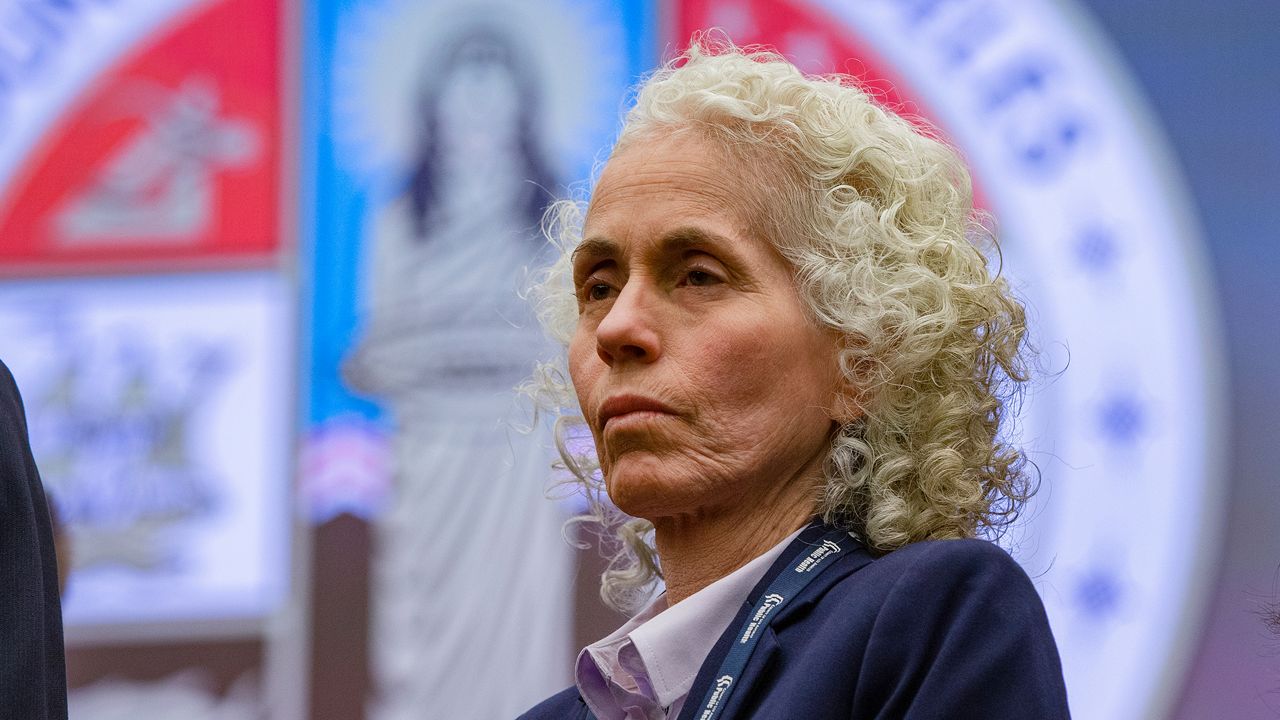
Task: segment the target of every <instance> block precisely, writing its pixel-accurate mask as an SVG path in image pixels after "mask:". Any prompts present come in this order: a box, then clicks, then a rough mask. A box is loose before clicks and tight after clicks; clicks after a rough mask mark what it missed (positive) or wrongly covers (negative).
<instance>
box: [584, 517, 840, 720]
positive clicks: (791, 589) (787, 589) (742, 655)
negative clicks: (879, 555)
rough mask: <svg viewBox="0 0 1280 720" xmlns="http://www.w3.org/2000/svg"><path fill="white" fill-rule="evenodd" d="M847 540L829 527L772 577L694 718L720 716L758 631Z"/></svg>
mask: <svg viewBox="0 0 1280 720" xmlns="http://www.w3.org/2000/svg"><path fill="white" fill-rule="evenodd" d="M851 542H852V538H851V537H850V535H849V533H847V532H845V531H843V530H831V531H830V532H828V533H827V534H825V535H823V536H822V537H820V538H818V539H817V540H816V541H814V542H813V543H812V544H811V545H810V550H809V552H808V553H802V554H801V555H800V556H799V557H797V558H796V560H795V562H794V563H793V564H792V565H791V567H790V568H788V569H787V570H785V571H783V572H781V573H779V574H778V577H776V578H774V580H773V582H772V583H770V584H769V588H768V589H767V590H765V591H764V593H763V594H762V595H761V596H760V599H759V600H757V601H756V604H755V607H753V608H751V613H750V614H749V615H747V619H746V621H745V622H744V623H743V624H742V627H741V628H739V629H738V634H737V635H736V636H735V637H736V639H735V640H734V642H733V645H732V646H730V647H729V652H728V653H727V654H726V655H725V656H724V661H723V662H721V663H720V669H719V670H717V671H716V674H715V680H713V681H712V683H711V687H710V688H708V689H707V694H706V697H704V698H703V699H702V705H701V706H700V709H699V710H698V712H697V714H696V715H694V716H693V717H694V718H696V720H717V718H719V717H720V713H722V712H724V707H725V705H726V704H727V703H728V701H729V696H730V695H731V694H732V693H733V691H734V690H735V689H736V687H737V686H736V685H735V683H736V682H737V681H738V678H739V677H741V675H742V671H743V669H744V668H746V666H747V661H748V660H750V659H751V653H753V652H755V649H756V644H757V643H759V642H760V635H761V632H760V631H761V630H763V629H764V628H766V627H768V626H769V623H771V622H773V618H774V617H776V616H777V614H778V610H780V609H781V608H783V607H785V606H786V605H787V603H789V602H791V600H792V599H793V598H795V596H796V595H799V594H800V591H801V590H803V589H804V588H805V586H807V585H808V584H809V583H810V582H812V581H813V579H814V578H816V577H817V576H818V573H821V572H822V571H823V570H825V569H827V568H828V567H830V566H831V564H832V562H834V560H835V559H836V558H837V557H839V556H840V554H841V553H843V552H845V550H846V549H848V548H849V546H850V544H851ZM686 702H687V701H686ZM683 714H684V713H681V715H683ZM587 717H588V718H590V719H591V720H594V719H595V715H594V714H592V713H591V712H590V711H588V712H587Z"/></svg>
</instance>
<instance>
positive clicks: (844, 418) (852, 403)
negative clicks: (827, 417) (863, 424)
mask: <svg viewBox="0 0 1280 720" xmlns="http://www.w3.org/2000/svg"><path fill="white" fill-rule="evenodd" d="M840 385H841V387H839V388H838V389H837V390H836V394H835V401H834V402H833V403H832V404H831V419H832V420H834V421H835V422H836V423H838V424H840V425H848V424H849V423H851V422H855V421H857V420H859V419H861V418H862V415H863V412H862V406H861V405H859V404H858V400H857V394H856V393H855V391H854V389H853V387H852V385H853V383H851V382H848V381H847V380H846V381H845V382H842V383H840Z"/></svg>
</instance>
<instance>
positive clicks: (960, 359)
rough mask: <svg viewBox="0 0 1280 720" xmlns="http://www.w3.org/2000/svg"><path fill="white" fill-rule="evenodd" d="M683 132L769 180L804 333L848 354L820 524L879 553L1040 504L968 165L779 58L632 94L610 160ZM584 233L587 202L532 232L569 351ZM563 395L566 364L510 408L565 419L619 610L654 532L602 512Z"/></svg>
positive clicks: (761, 206)
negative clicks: (810, 328)
mask: <svg viewBox="0 0 1280 720" xmlns="http://www.w3.org/2000/svg"><path fill="white" fill-rule="evenodd" d="M690 130H692V131H694V132H700V133H704V134H705V135H706V136H707V137H711V138H713V139H715V140H718V141H719V143H720V144H721V145H722V146H723V147H724V148H725V149H726V151H727V152H729V153H731V155H732V157H733V158H734V159H736V160H739V161H741V162H742V163H743V166H744V170H748V171H750V172H744V173H743V176H744V177H753V178H767V179H766V180H761V181H759V182H764V183H768V188H767V189H768V192H767V193H754V195H757V196H759V199H758V200H756V201H755V202H754V203H752V202H751V200H750V198H747V200H746V202H748V205H749V206H750V207H749V208H748V209H749V210H751V211H753V212H754V213H755V215H756V216H757V219H758V220H759V221H760V222H761V223H762V227H763V228H764V231H765V236H766V237H769V238H771V239H772V241H773V242H774V244H775V246H776V247H777V249H778V251H779V252H780V253H781V254H782V256H783V257H784V258H785V259H786V260H787V261H788V262H789V263H790V264H791V265H792V268H793V270H794V275H795V278H796V281H797V285H798V288H799V290H800V295H801V297H802V298H803V299H804V300H805V302H806V304H807V306H808V308H809V309H810V311H811V312H812V314H813V317H814V318H815V319H816V320H817V321H818V322H820V323H822V324H825V325H826V326H829V327H831V328H834V329H836V330H837V331H839V333H840V334H841V337H842V338H843V343H842V348H841V350H840V357H839V361H840V366H841V369H842V371H843V372H844V373H845V374H846V376H847V378H848V379H849V381H850V382H849V386H850V387H855V388H857V389H858V390H857V394H856V397H852V398H848V400H849V401H850V402H851V403H853V405H854V406H855V407H856V408H857V409H858V410H859V411H860V412H859V417H858V419H857V420H856V421H854V422H850V423H848V424H846V425H844V426H843V427H841V428H840V429H839V430H838V431H837V432H836V433H834V434H833V436H832V440H831V446H830V451H829V454H828V456H827V460H826V463H825V466H824V473H825V480H824V483H823V488H822V491H821V496H820V497H816V498H815V502H816V504H817V507H819V508H820V511H821V514H822V516H823V518H824V519H825V520H826V521H827V522H830V523H833V524H835V525H838V526H842V527H846V528H848V529H850V530H851V531H853V532H855V533H857V534H858V535H859V536H860V537H861V538H862V539H863V542H864V543H865V544H866V545H867V546H868V547H869V548H870V549H872V550H873V551H876V552H889V551H892V550H894V549H896V548H899V547H902V546H903V545H906V544H907V543H912V542H917V541H920V540H928V539H942V538H965V537H974V536H976V535H979V534H992V533H993V532H994V533H996V534H998V533H999V531H1000V530H1001V529H1003V528H1004V527H1005V526H1006V525H1007V524H1008V523H1009V522H1011V521H1012V520H1013V519H1014V518H1015V516H1016V515H1017V512H1018V510H1019V509H1020V508H1021V506H1022V505H1023V503H1024V502H1025V501H1026V499H1027V498H1028V497H1029V496H1030V494H1031V492H1032V491H1033V487H1034V482H1033V481H1032V475H1031V473H1029V472H1028V469H1027V461H1026V458H1025V456H1024V455H1023V453H1022V452H1021V450H1020V449H1018V448H1017V447H1015V446H1012V445H1010V444H1009V443H1008V442H1007V439H1006V438H1003V437H1002V423H1003V422H1004V421H1005V419H1006V411H1007V410H1008V409H1009V407H1010V403H1011V402H1012V401H1015V400H1016V399H1017V397H1018V396H1019V389H1020V387H1021V386H1022V384H1023V383H1025V382H1026V381H1027V380H1028V372H1027V365H1028V363H1027V357H1026V356H1027V354H1028V353H1029V352H1030V351H1029V349H1028V346H1027V343H1026V337H1025V336H1026V316H1025V310H1024V308H1023V306H1022V304H1021V303H1020V302H1019V301H1018V300H1017V298H1016V297H1015V296H1014V295H1013V293H1012V292H1011V290H1010V288H1009V285H1008V283H1007V282H1006V281H1005V279H1003V278H1002V277H1001V276H1000V273H999V270H998V269H996V270H995V271H993V270H992V268H990V267H989V265H988V256H987V255H984V251H985V252H987V253H988V254H990V255H991V256H992V257H995V258H998V257H999V248H998V246H997V245H996V242H995V239H994V235H993V233H992V232H991V229H990V224H989V223H988V222H987V221H986V218H985V216H983V215H981V214H980V213H976V212H975V211H974V208H973V197H972V188H971V182H970V179H969V174H968V171H967V170H966V168H965V165H964V163H963V161H962V160H961V159H960V158H959V156H958V155H957V154H956V152H955V151H954V150H952V149H951V148H950V147H948V146H947V145H946V144H945V143H943V142H941V141H940V140H939V139H938V138H937V137H936V136H935V135H934V134H933V133H932V132H931V131H929V130H922V129H921V127H917V126H915V125H913V124H912V123H911V122H908V121H907V120H905V119H903V118H902V117H900V116H898V115H897V114H895V113H893V112H891V111H889V110H887V109H885V108H884V107H882V106H881V105H879V104H877V102H876V101H875V100H873V99H872V98H871V97H870V96H869V95H868V94H867V93H866V92H865V91H864V90H862V89H860V88H859V87H858V85H857V83H856V82H855V81H854V80H852V79H851V78H848V77H845V76H839V75H832V76H823V77H809V76H805V75H803V74H802V73H801V72H800V71H798V70H797V69H796V68H795V67H794V66H793V65H791V64H790V63H789V62H787V61H786V60H785V59H784V58H782V57H781V56H779V55H777V54H775V53H772V52H769V51H764V50H744V49H740V48H737V47H734V46H733V45H731V44H729V43H724V42H713V41H709V40H707V39H706V38H702V39H697V40H695V41H694V43H693V45H692V46H691V47H690V48H689V49H688V50H687V51H686V52H685V53H684V54H683V55H681V56H680V57H678V58H676V59H674V60H672V61H671V62H669V63H667V64H666V65H664V66H663V67H662V68H661V69H659V70H658V71H656V72H655V73H654V74H653V75H652V76H651V77H650V78H649V79H648V80H647V81H646V82H645V83H644V84H643V85H642V86H641V88H640V90H639V93H638V97H637V99H636V104H635V106H634V108H633V109H631V110H630V111H629V112H628V113H627V115H626V119H625V122H624V125H623V130H622V133H621V136H620V138H619V140H618V143H617V146H616V147H615V150H614V152H615V153H616V152H617V151H618V150H619V149H621V148H625V147H627V146H629V145H631V144H632V143H635V142H638V141H642V140H644V139H646V138H652V137H654V136H655V135H658V134H668V133H671V132H683V131H690ZM745 195H748V196H750V195H753V193H745ZM751 205H754V206H751ZM585 213H586V203H585V202H584V201H582V200H577V201H573V200H565V201H561V202H559V203H557V204H556V205H554V206H553V207H552V208H551V210H550V211H549V213H548V215H547V222H546V223H545V231H546V234H547V236H548V238H549V239H550V240H551V241H552V243H553V244H554V245H555V246H556V247H557V248H558V249H559V251H560V256H559V258H558V259H557V260H556V261H555V262H554V264H552V265H551V266H550V267H548V268H545V269H544V270H543V271H542V272H541V273H540V274H539V275H538V276H537V283H536V285H535V286H534V288H533V292H532V297H533V300H534V302H535V305H536V307H537V310H538V314H539V318H540V320H541V322H542V324H543V327H544V328H545V329H546V330H547V331H548V332H549V334H551V335H552V336H553V337H555V338H556V339H557V340H559V341H560V342H561V343H563V344H565V345H566V346H567V345H568V343H569V340H570V338H571V336H572V334H573V330H574V325H575V323H576V320H577V305H576V302H575V299H574V292H573V285H572V271H571V261H570V255H571V253H572V251H573V249H574V248H575V247H576V246H577V244H578V243H579V242H580V241H581V228H582V222H583V219H584V217H585ZM566 378H567V374H566V373H565V370H564V360H563V358H562V359H560V360H558V361H555V362H550V363H545V364H542V365H540V366H539V367H538V369H537V371H536V372H535V374H534V376H533V377H532V378H531V379H530V380H529V381H528V382H527V383H526V384H525V385H524V386H523V387H522V389H523V391H524V392H526V393H527V394H529V395H530V396H532V397H533V398H534V399H535V401H537V405H538V406H539V407H541V408H548V409H554V410H555V411H556V412H558V413H559V414H560V415H561V418H560V420H559V421H558V422H557V428H556V436H557V445H558V447H559V449H560V454H561V457H562V458H563V460H564V467H565V468H566V469H568V470H569V471H570V474H571V476H572V479H571V480H570V482H574V483H577V484H579V485H581V486H582V487H583V488H585V489H586V491H587V493H586V494H587V497H588V498H589V500H590V506H589V511H588V513H587V514H586V515H585V516H583V517H582V518H579V520H592V521H596V522H599V523H601V524H602V526H604V527H606V528H609V529H610V530H611V531H612V533H613V534H614V535H615V536H616V538H617V540H618V541H617V542H615V543H612V544H611V547H612V549H613V551H614V555H613V559H612V562H611V564H610V567H609V569H608V570H607V571H606V572H605V574H604V576H603V582H602V588H601V595H602V597H603V598H604V600H605V602H606V603H608V604H609V605H611V606H612V607H614V608H617V609H620V610H627V609H630V608H632V607H634V605H635V603H636V602H637V601H638V600H639V599H640V598H642V597H644V596H645V595H646V591H647V590H648V589H649V588H650V587H651V586H652V584H653V583H654V582H655V581H656V579H657V578H658V577H660V574H661V571H660V568H659V566H658V563H657V560H656V557H655V553H654V550H653V547H652V526H651V525H649V524H648V523H647V522H646V521H643V520H636V519H633V518H627V517H625V516H622V515H621V513H620V512H619V511H617V510H616V509H614V508H613V507H612V505H610V504H609V503H608V502H607V501H606V499H605V497H604V495H603V484H602V478H601V476H600V472H599V463H598V461H597V460H596V458H595V456H594V450H593V449H592V448H591V447H590V444H589V440H587V439H584V438H585V437H586V433H585V431H579V432H577V433H576V435H575V430H574V426H575V425H577V424H580V423H581V422H582V420H581V417H580V415H581V410H580V409H579V408H578V407H577V401H576V397H575V395H574V392H573V388H572V385H571V382H570V381H568V380H567V379H566ZM575 437H576V438H577V439H575ZM606 534H608V533H606Z"/></svg>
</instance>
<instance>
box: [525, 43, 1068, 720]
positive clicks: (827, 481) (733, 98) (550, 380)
mask: <svg viewBox="0 0 1280 720" xmlns="http://www.w3.org/2000/svg"><path fill="white" fill-rule="evenodd" d="M552 218H553V222H552V223H551V224H550V225H549V227H550V229H551V235H552V236H553V240H555V241H556V242H557V244H558V245H559V247H560V249H561V251H562V255H561V257H560V258H559V260H558V261H557V262H556V263H555V264H554V265H553V266H552V267H551V268H549V269H548V270H547V271H546V273H545V274H544V276H543V277H544V278H545V280H544V281H543V282H542V283H541V285H540V286H539V287H538V288H537V289H536V291H535V292H534V300H535V302H536V303H537V307H538V308H539V310H540V312H541V313H542V319H543V321H544V323H545V325H546V326H547V327H548V329H549V330H550V331H552V332H553V333H554V334H557V336H558V337H560V338H561V339H562V340H563V341H564V342H565V343H566V345H567V353H566V357H565V362H566V365H567V367H555V366H554V364H553V365H552V366H551V367H544V368H543V369H542V371H540V372H539V373H537V374H536V375H535V381H534V382H531V383H530V384H529V385H528V386H527V388H526V390H527V391H529V392H530V394H531V395H532V396H533V397H534V398H535V399H539V400H542V401H545V404H546V406H549V407H555V408H565V407H568V408H573V409H574V410H579V411H580V412H581V417H580V418H579V419H578V420H576V421H575V420H573V419H572V418H573V415H572V414H571V413H570V414H566V416H565V419H563V420H562V421H561V422H559V423H558V425H557V431H558V432H560V433H561V434H562V437H561V439H560V442H559V443H558V446H559V447H560V448H561V450H562V456H563V460H564V462H565V464H566V466H567V467H568V468H569V469H570V470H571V471H572V474H573V475H574V477H575V478H576V479H577V481H578V482H580V483H581V484H582V485H583V487H584V489H585V491H586V495H587V496H588V498H592V499H593V502H594V504H593V506H592V510H591V512H590V513H589V515H588V518H587V519H589V520H594V521H599V522H602V523H604V524H606V525H612V526H613V527H615V528H616V529H617V531H618V538H619V542H618V544H617V547H618V548H619V552H618V554H617V555H616V556H615V557H614V559H613V564H612V565H611V566H610V568H609V570H608V571H607V572H606V573H605V574H604V577H603V587H602V594H603V596H604V598H605V599H606V600H607V601H609V602H610V603H611V604H613V605H614V606H615V607H618V608H620V609H626V610H628V611H631V612H633V613H634V614H633V616H632V618H631V619H630V620H629V621H628V622H627V623H626V624H624V625H623V626H622V627H621V628H619V629H618V630H617V631H616V632H614V633H613V634H611V635H609V636H608V637H606V638H604V639H602V640H600V641H599V642H596V643H593V644H591V645H589V646H588V647H586V648H584V649H583V650H582V652H581V653H580V654H579V656H578V660H577V664H576V667H575V676H576V683H575V685H574V686H573V687H571V688H569V689H567V690H565V691H564V692H561V693H559V694H557V695H555V696H553V697H552V698H550V699H548V700H546V701H544V702H543V703H541V704H539V705H538V706H536V707H534V708H533V709H532V710H530V711H529V712H528V713H526V714H525V715H523V716H522V718H525V719H526V720H539V719H544V718H545V719H550V718H556V719H557V720H559V719H562V718H589V717H593V716H594V717H596V718H599V720H638V719H643V720H674V719H677V718H679V719H681V720H688V719H690V718H698V720H717V719H718V718H804V719H805V720H813V719H815V718H816V719H821V718H846V719H847V718H857V719H860V720H870V719H876V718H878V719H883V720H889V719H893V720H900V719H911V720H924V719H925V718H953V719H954V718H983V719H984V720H1000V719H1003V718H1008V719H1013V718H1018V719H1023V718H1037V719H1039V720H1046V719H1058V718H1066V717H1068V715H1069V710H1068V705H1067V696H1066V690H1065V686H1064V682H1063V677H1062V668H1061V663H1060V660H1059V657H1058V653H1057V648H1056V645H1055V643H1054V640H1053V636H1052V633H1051V632H1050V629H1049V625H1048V620H1047V618H1046V615H1045V611H1044V607H1043V605H1042V604H1041V602H1040V599H1039V597H1038V595H1037V594H1036V592H1035V589H1034V588H1033V586H1032V584H1031V581H1030V580H1029V579H1028V577H1027V576H1026V574H1025V573H1024V572H1023V571H1022V569H1021V568H1020V567H1019V566H1018V565H1017V564H1016V563H1015V562H1014V561H1013V560H1012V559H1011V558H1010V557H1009V555H1008V554H1007V553H1005V552H1004V551H1003V550H1001V549H1000V548H999V547H997V546H996V545H994V544H993V543H991V542H989V541H988V540H986V539H979V538H981V537H983V536H988V537H989V536H993V535H995V534H997V533H998V532H999V530H1001V529H1002V528H1003V527H1005V526H1006V525H1007V523H1008V522H1010V521H1011V520H1012V519H1013V518H1014V517H1015V516H1016V514H1017V511H1018V510H1019V509H1020V507H1021V506H1022V504H1023V503H1024V502H1025V501H1026V499H1027V498H1028V497H1029V496H1030V494H1031V492H1032V490H1033V488H1034V482H1033V475H1032V473H1031V472H1030V471H1029V470H1028V468H1027V464H1026V459H1025V456H1024V455H1023V453H1022V451H1021V450H1020V449H1019V448H1017V447H1013V446H1010V445H1009V444H1007V443H1006V441H1005V440H1004V439H1003V436H1002V434H1001V429H1002V427H1003V422H1004V420H1005V416H1006V410H1007V408H1008V403H1009V401H1010V399H1011V398H1013V397H1014V396H1016V395H1017V393H1018V391H1019V388H1020V386H1021V385H1022V383H1024V382H1026V381H1027V380H1028V379H1029V374H1028V372H1027V371H1026V367H1027V361H1028V357H1027V356H1028V354H1029V350H1028V349H1027V347H1026V343H1025V340H1024V338H1025V334H1026V322H1025V311H1024V309H1023V306H1022V304H1021V303H1020V302H1019V301H1018V300H1017V298H1016V297H1015V296H1014V295H1013V293H1012V292H1011V290H1010V288H1009V285H1008V283H1007V282H1006V281H1005V280H1004V279H1003V278H1002V277H1000V275H999V273H998V272H993V269H992V268H993V265H994V264H995V263H993V262H992V259H993V258H994V257H995V256H996V253H998V247H997V245H996V244H995V240H994V237H993V236H992V234H991V232H990V231H989V230H988V229H987V225H986V224H984V223H983V222H982V221H981V220H982V218H981V217H980V216H978V215H976V214H975V212H974V208H973V203H972V190H971V185H970V180H969V175H968V172H967V170H966V169H965V167H964V165H963V163H962V161H961V160H960V159H959V157H958V155H957V154H956V153H955V152H954V151H953V150H951V149H950V148H949V147H947V146H946V145H945V144H943V143H942V142H940V141H939V140H937V139H936V138H935V137H933V136H932V135H930V134H929V133H928V132H925V131H922V130H920V129H918V128H916V127H915V126H913V125H912V124H911V123H909V122H908V121H906V120H904V119H903V118H901V117H899V116H897V115H895V114H893V113H892V112H889V111H888V110H886V109H884V108H883V107H880V106H879V105H877V104H876V103H875V102H874V101H873V100H872V99H871V98H869V97H868V95H867V94H866V93H865V92H863V91H862V90H860V89H859V88H858V87H857V85H856V83H854V82H852V81H850V80H849V79H848V78H840V77H830V76H828V77H821V78H818V77H807V76H804V75H803V74H801V73H800V72H799V71H798V70H797V69H796V68H795V67H794V66H792V65H791V64H789V63H788V62H787V61H786V60H785V59H783V58H782V57H780V56H778V55H776V54H772V53H769V52H744V51H742V50H740V49H738V48H735V47H733V46H731V45H728V44H722V45H719V46H713V45H712V44H710V43H707V42H705V41H696V42H695V44H694V45H693V47H691V48H690V50H689V51H688V52H686V53H685V54H684V56H683V57H681V58H678V59H677V60H675V61H673V62H672V63H670V64H668V65H667V66H665V67H664V68H663V69H662V70H660V71H659V72H658V73H656V74H655V75H654V76H653V77H651V78H650V79H649V80H648V81H647V82H646V83H645V85H644V86H643V87H642V88H641V91H640V93H639V96H638V98H637V101H636V105H635V107H634V108H633V109H632V110H631V111H630V112H629V113H628V115H627V118H626V122H625V125H624V128H623V131H622V133H621V135H620V138H619V140H618V143H617V145H616V146H615V148H614V150H613V152H612V155H611V156H610V159H609V161H608V163H607V165H606V166H605V168H604V170H603V173H602V174H601V175H600V177H599V180H598V182H597V183H596V184H595V186H594V188H593V189H592V193H591V197H590V200H589V202H588V203H587V204H585V207H584V206H583V205H582V204H579V203H574V202H563V203H559V204H558V205H557V206H556V207H555V208H554V209H553V214H552ZM565 378H567V380H565ZM575 422H576V423H580V424H582V425H585V426H586V428H587V430H589V432H590V435H591V438H592V440H593V441H594V442H593V443H592V446H591V447H584V446H583V445H584V443H583V442H582V441H581V440H579V439H577V438H575V437H574V436H573V434H572V433H573V430H572V426H573V425H574V424H575ZM582 435H583V433H578V434H577V437H581V436H582ZM604 494H607V496H608V499H609V500H611V501H612V504H609V503H606V502H604V501H603V500H602V496H603V495H604ZM615 508H616V510H615ZM615 513H616V514H615ZM659 577H660V578H661V580H662V581H663V582H664V584H665V590H664V592H662V593H661V594H659V595H658V596H657V597H656V599H654V600H652V601H650V602H648V604H647V605H641V601H642V600H643V599H644V598H646V597H647V596H648V595H649V592H648V591H649V590H650V589H652V588H653V587H654V585H655V584H656V582H657V580H658V578H659Z"/></svg>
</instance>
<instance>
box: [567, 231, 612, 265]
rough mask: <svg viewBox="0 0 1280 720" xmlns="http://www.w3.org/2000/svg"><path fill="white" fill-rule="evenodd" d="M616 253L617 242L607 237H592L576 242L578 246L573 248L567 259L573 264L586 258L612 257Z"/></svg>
mask: <svg viewBox="0 0 1280 720" xmlns="http://www.w3.org/2000/svg"><path fill="white" fill-rule="evenodd" d="M617 254H618V243H616V242H614V241H612V240H609V239H607V238H601V237H593V238H587V239H586V240H583V241H582V242H581V243H578V247H576V248H574V249H573V253H572V254H571V255H570V256H569V261H570V263H572V264H573V265H577V264H578V263H579V262H581V261H582V260H584V259H587V258H606V257H614V256H616V255H617Z"/></svg>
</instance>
